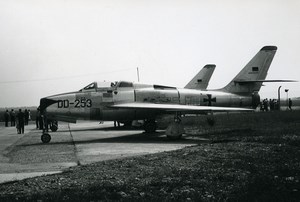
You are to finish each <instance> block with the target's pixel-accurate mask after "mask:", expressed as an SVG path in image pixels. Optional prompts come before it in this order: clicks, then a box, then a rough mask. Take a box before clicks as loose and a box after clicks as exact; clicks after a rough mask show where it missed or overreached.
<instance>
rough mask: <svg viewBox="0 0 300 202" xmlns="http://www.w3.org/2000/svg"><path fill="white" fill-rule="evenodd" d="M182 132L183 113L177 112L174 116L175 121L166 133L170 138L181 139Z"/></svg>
mask: <svg viewBox="0 0 300 202" xmlns="http://www.w3.org/2000/svg"><path fill="white" fill-rule="evenodd" d="M182 134H184V128H183V125H182V124H181V114H180V113H178V112H176V114H175V117H174V122H173V123H171V124H170V125H169V126H168V128H167V130H166V135H167V137H168V138H170V139H173V140H174V139H180V138H181V137H182Z"/></svg>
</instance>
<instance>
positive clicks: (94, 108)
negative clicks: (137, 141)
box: [46, 86, 259, 122]
mask: <svg viewBox="0 0 300 202" xmlns="http://www.w3.org/2000/svg"><path fill="white" fill-rule="evenodd" d="M46 99H51V100H55V101H56V103H54V104H52V105H50V106H48V107H47V116H48V118H50V119H55V120H62V121H69V122H73V121H75V120H76V119H85V120H103V121H113V120H136V119H149V118H155V116H157V115H159V114H160V113H161V112H160V111H159V110H147V109H115V108H111V107H110V106H112V105H114V104H120V103H132V102H137V103H156V104H180V105H195V106H220V107H248V108H251V107H253V97H252V96H251V95H250V96H249V95H237V94H232V93H227V92H221V91H201V90H194V89H178V88H172V87H153V86H152V87H150V86H146V87H138V86H137V87H136V86H135V87H133V86H132V87H114V88H111V89H97V90H96V89H94V90H86V91H84V90H81V91H77V92H71V93H65V94H60V95H54V96H50V97H47V98H46ZM258 100H259V98H258ZM257 104H258V103H257ZM189 113H191V112H189ZM194 113H199V112H194Z"/></svg>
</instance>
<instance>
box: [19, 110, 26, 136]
mask: <svg viewBox="0 0 300 202" xmlns="http://www.w3.org/2000/svg"><path fill="white" fill-rule="evenodd" d="M17 120H18V127H17V128H18V133H19V134H20V133H22V134H24V122H25V115H24V113H23V112H22V109H19V113H18V114H17Z"/></svg>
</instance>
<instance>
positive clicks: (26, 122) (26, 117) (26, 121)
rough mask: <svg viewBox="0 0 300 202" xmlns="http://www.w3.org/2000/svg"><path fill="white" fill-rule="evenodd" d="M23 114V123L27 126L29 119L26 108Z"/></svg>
mask: <svg viewBox="0 0 300 202" xmlns="http://www.w3.org/2000/svg"><path fill="white" fill-rule="evenodd" d="M24 116H25V125H26V126H27V125H28V119H29V113H28V110H27V109H25V111H24Z"/></svg>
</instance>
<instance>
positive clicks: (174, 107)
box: [110, 102, 253, 112]
mask: <svg viewBox="0 0 300 202" xmlns="http://www.w3.org/2000/svg"><path fill="white" fill-rule="evenodd" d="M110 107H112V108H119V109H121V108H123V109H155V110H163V111H168V112H188V111H199V112H200V111H201V112H205V111H216V112H226V111H248V112H249V111H253V109H247V108H236V107H214V106H194V105H179V104H155V103H138V102H134V103H122V104H115V105H112V106H110Z"/></svg>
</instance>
